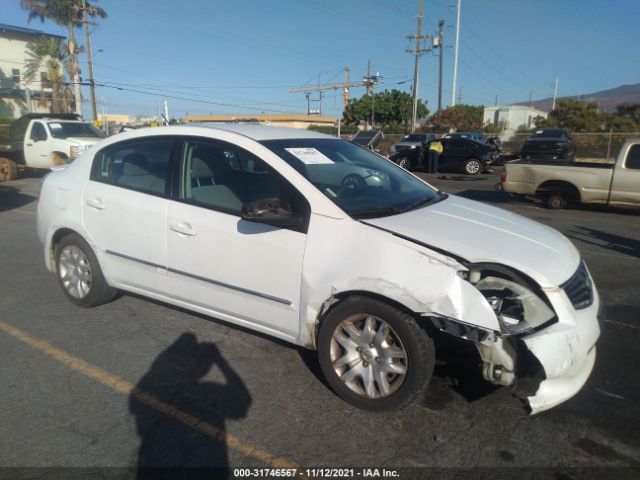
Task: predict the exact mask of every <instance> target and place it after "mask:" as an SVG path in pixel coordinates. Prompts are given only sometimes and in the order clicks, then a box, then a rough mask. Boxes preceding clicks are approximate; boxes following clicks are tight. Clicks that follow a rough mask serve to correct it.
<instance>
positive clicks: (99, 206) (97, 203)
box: [87, 198, 107, 210]
mask: <svg viewBox="0 0 640 480" xmlns="http://www.w3.org/2000/svg"><path fill="white" fill-rule="evenodd" d="M87 205H89V206H90V207H91V208H95V209H96V210H104V209H105V208H107V206H106V205H105V203H104V202H103V201H102V199H101V198H91V199H89V200H87Z"/></svg>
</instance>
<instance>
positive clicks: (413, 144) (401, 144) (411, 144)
mask: <svg viewBox="0 0 640 480" xmlns="http://www.w3.org/2000/svg"><path fill="white" fill-rule="evenodd" d="M420 145H421V143H420V142H398V143H396V144H395V146H396V147H419V146H420Z"/></svg>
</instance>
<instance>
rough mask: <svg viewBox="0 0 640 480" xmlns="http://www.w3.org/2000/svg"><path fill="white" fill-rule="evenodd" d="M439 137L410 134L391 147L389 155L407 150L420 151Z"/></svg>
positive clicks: (425, 134) (433, 134) (429, 134)
mask: <svg viewBox="0 0 640 480" xmlns="http://www.w3.org/2000/svg"><path fill="white" fill-rule="evenodd" d="M436 138H438V136H437V135H436V134H435V133H410V134H408V135H405V136H404V137H402V139H401V140H400V141H399V142H396V143H394V144H393V145H391V148H390V150H389V155H395V154H396V153H400V152H404V151H406V150H412V149H418V148H422V147H424V146H425V145H426V144H427V143H429V142H430V141H431V140H435V139H436Z"/></svg>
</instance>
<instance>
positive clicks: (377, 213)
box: [348, 206, 402, 218]
mask: <svg viewBox="0 0 640 480" xmlns="http://www.w3.org/2000/svg"><path fill="white" fill-rule="evenodd" d="M348 213H349V215H351V216H352V217H355V218H375V217H385V216H387V215H395V214H397V213H402V210H398V209H397V208H394V207H389V206H385V207H371V208H363V209H362V210H353V211H350V212H348Z"/></svg>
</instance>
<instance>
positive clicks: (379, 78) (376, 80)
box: [362, 72, 383, 130]
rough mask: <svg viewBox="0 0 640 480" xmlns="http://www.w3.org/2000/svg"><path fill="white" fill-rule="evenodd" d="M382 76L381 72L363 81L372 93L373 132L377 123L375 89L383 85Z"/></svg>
mask: <svg viewBox="0 0 640 480" xmlns="http://www.w3.org/2000/svg"><path fill="white" fill-rule="evenodd" d="M382 79H383V77H382V75H380V73H379V72H376V74H375V75H368V76H366V77H364V78H363V79H362V83H363V84H364V85H365V86H366V87H367V89H369V91H370V92H371V130H373V128H374V122H375V102H376V100H375V98H376V97H375V95H374V93H373V87H374V86H375V85H377V84H378V83H382Z"/></svg>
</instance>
